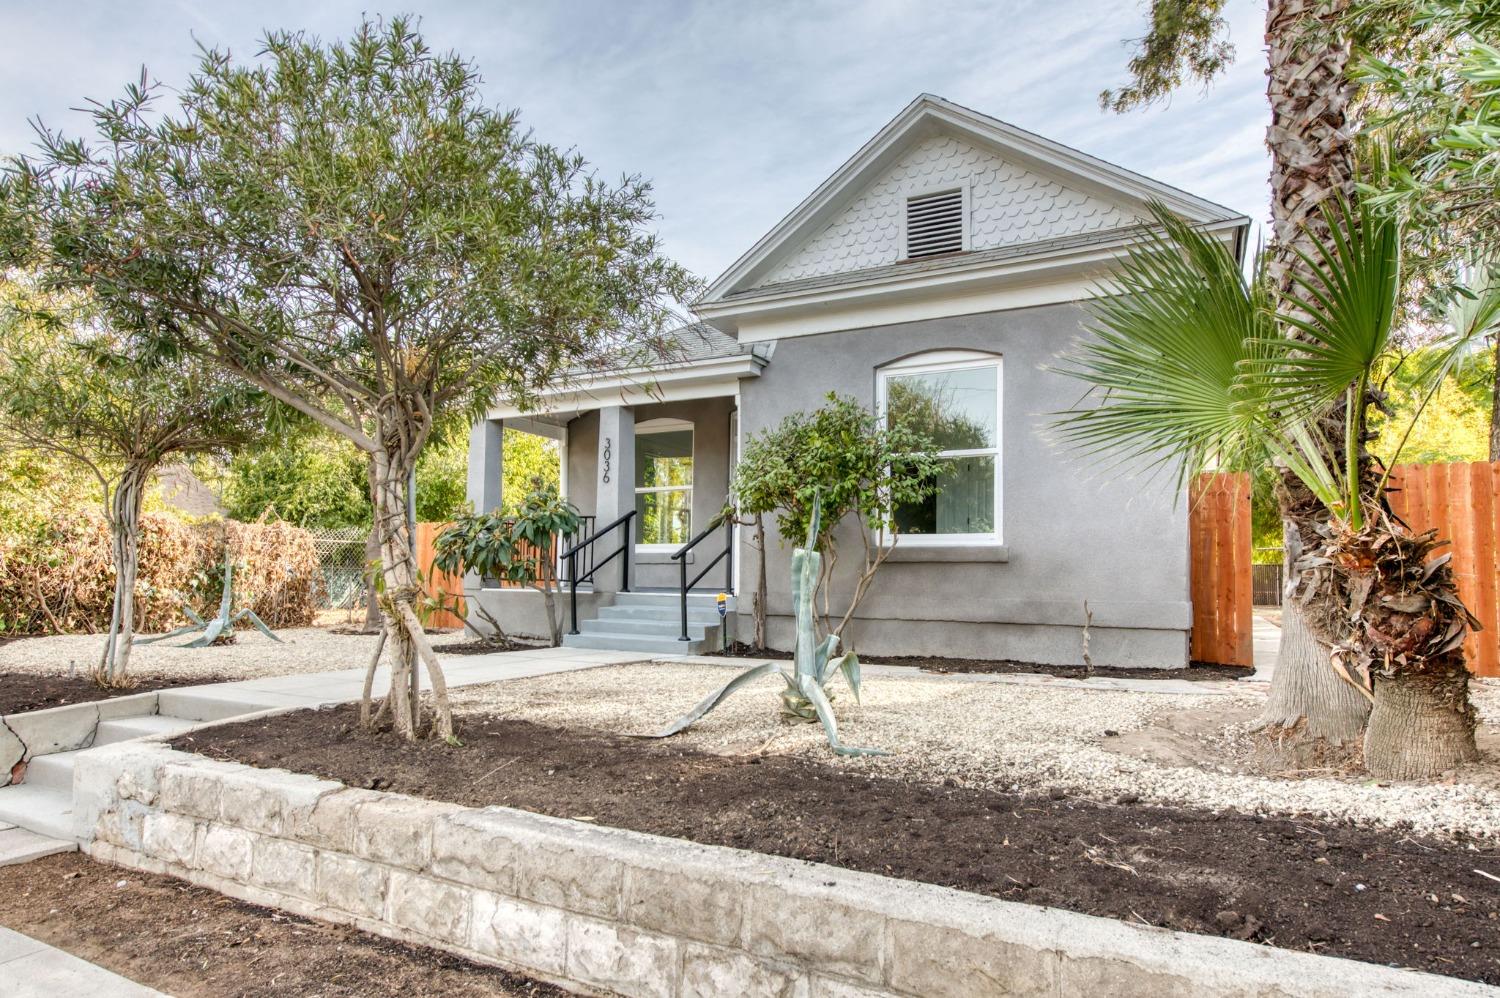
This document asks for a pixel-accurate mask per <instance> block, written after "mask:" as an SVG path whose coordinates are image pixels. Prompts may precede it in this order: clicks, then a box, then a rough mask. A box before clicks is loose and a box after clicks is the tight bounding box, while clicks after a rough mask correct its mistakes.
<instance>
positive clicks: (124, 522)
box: [95, 464, 151, 687]
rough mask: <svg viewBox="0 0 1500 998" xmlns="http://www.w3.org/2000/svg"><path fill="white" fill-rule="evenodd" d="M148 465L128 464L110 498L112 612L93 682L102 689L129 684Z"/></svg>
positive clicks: (149, 470) (149, 476)
mask: <svg viewBox="0 0 1500 998" xmlns="http://www.w3.org/2000/svg"><path fill="white" fill-rule="evenodd" d="M150 480H151V465H142V464H128V465H126V466H125V470H124V471H123V472H122V473H121V475H120V482H119V484H118V485H116V486H115V491H114V495H113V496H111V497H110V509H109V529H110V549H111V555H112V556H113V558H114V563H115V599H114V612H113V613H112V614H111V616H110V623H109V634H108V636H107V637H106V638H105V642H104V653H103V654H102V655H101V656H100V659H99V668H98V671H97V675H96V677H95V678H96V679H97V680H98V681H99V682H100V683H101V684H102V685H105V686H111V687H122V686H125V685H127V684H128V683H129V679H128V678H127V677H128V675H129V669H130V650H131V646H132V645H133V644H134V641H135V582H136V575H137V573H138V568H139V558H140V536H141V506H142V505H143V503H144V502H145V497H146V486H147V485H148V484H149V483H150Z"/></svg>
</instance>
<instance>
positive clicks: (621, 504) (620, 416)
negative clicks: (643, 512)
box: [594, 405, 638, 592]
mask: <svg viewBox="0 0 1500 998" xmlns="http://www.w3.org/2000/svg"><path fill="white" fill-rule="evenodd" d="M598 457H599V459H598V460H597V461H596V462H595V463H594V474H595V476H596V479H597V480H596V482H595V492H594V495H595V503H596V507H595V513H596V514H597V515H598V519H597V520H596V521H595V526H596V529H602V528H603V527H605V526H606V525H608V524H610V523H612V522H613V521H614V520H615V519H616V518H617V517H620V516H623V515H625V513H627V512H628V511H630V510H632V509H635V410H634V409H632V408H631V407H630V406H627V405H611V406H606V407H605V408H603V409H600V410H599V455H598ZM637 527H638V525H637V524H634V523H632V524H631V525H630V527H629V533H628V536H627V535H626V534H625V533H622V529H623V528H618V527H617V528H616V529H615V530H613V531H611V532H610V534H609V535H608V536H607V537H602V538H600V540H599V543H598V544H596V545H595V546H594V557H595V558H596V559H600V560H602V559H603V558H606V557H608V556H609V553H610V552H612V551H614V550H615V549H616V548H618V547H619V545H620V542H621V541H622V540H626V541H628V543H629V544H630V545H631V551H630V559H631V560H630V576H631V577H630V579H629V580H628V582H629V583H630V585H631V587H632V588H633V586H634V582H635V551H634V546H635V535H636V530H637ZM622 568H624V565H623V564H622V563H621V559H619V558H616V559H615V560H614V561H612V562H610V563H609V564H608V565H606V566H604V567H603V568H601V569H600V570H599V574H598V575H596V576H594V588H595V589H597V590H599V591H601V592H618V591H619V590H620V589H621V588H622V582H625V581H627V580H625V578H624V576H623V575H622V574H621V569H622Z"/></svg>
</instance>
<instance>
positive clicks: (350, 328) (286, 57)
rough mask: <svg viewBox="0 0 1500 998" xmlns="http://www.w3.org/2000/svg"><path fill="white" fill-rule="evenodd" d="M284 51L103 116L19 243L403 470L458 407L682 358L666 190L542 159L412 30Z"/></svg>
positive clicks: (16, 168) (9, 183) (40, 170)
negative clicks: (660, 197)
mask: <svg viewBox="0 0 1500 998" xmlns="http://www.w3.org/2000/svg"><path fill="white" fill-rule="evenodd" d="M262 52H263V54H262V56H261V59H260V61H259V62H257V63H238V62H236V61H235V60H234V59H233V58H231V56H230V55H229V54H228V53H227V52H221V51H215V50H205V51H204V52H203V54H202V56H201V59H200V61H199V66H198V71H197V73H196V74H195V75H194V76H193V77H192V78H191V79H190V80H189V81H188V82H187V84H186V85H185V86H183V87H181V88H180V89H178V90H177V91H176V96H175V98H173V99H171V100H170V101H168V100H164V99H163V96H164V91H163V90H161V89H160V88H159V87H156V86H151V85H147V84H146V83H145V81H144V80H143V81H142V84H141V85H139V86H130V87H127V88H126V91H125V93H124V95H123V96H121V97H120V98H118V99H116V100H113V101H100V102H92V110H91V114H92V117H93V119H94V128H95V132H96V136H97V137H96V140H95V141H93V142H92V143H90V142H88V141H83V140H75V139H68V138H64V137H62V136H61V135H59V134H57V133H55V132H52V131H43V132H42V134H41V146H42V152H41V154H40V155H39V156H38V157H36V158H35V159H29V160H15V161H12V163H11V164H10V166H9V168H8V170H7V173H6V175H5V177H4V179H3V181H0V204H3V206H4V210H3V212H0V245H3V246H5V247H7V248H9V249H10V250H11V251H12V252H17V251H20V252H24V253H26V254H28V255H39V256H40V257H41V258H42V259H43V262H44V264H45V267H44V272H45V275H46V278H47V280H48V281H49V282H50V283H51V284H53V285H54V286H65V287H79V286H89V287H92V289H93V290H94V293H95V294H97V295H98V297H99V298H100V300H101V301H102V302H103V303H104V304H105V305H106V306H107V307H108V308H109V309H110V310H111V312H112V313H113V314H114V315H115V316H118V317H126V318H128V319H130V320H131V321H132V323H133V324H134V325H137V326H140V327H142V328H153V329H157V330H159V331H160V332H161V334H162V335H163V336H164V337H165V338H166V339H168V340H171V341H173V342H177V343H180V344H182V345H184V346H187V347H189V348H191V349H194V350H198V351H202V352H205V353H208V354H210V355H212V356H214V357H216V358H217V359H218V360H219V361H220V362H221V363H223V364H224V365H225V366H226V367H228V368H229V369H231V370H233V371H235V372H237V373H240V374H242V375H243V376H245V377H247V378H249V379H250V380H252V381H254V382H256V383H257V384H261V385H263V386H265V387H267V389H268V390H271V391H274V392H276V393H277V394H278V396H279V397H281V398H283V400H285V401H286V402H287V403H288V404H289V405H292V406H294V407H295V408H297V409H299V410H301V411H303V412H304V413H306V414H308V415H309V416H310V417H312V418H313V419H315V420H317V421H319V422H321V423H322V424H323V425H324V426H326V427H328V428H330V429H333V430H335V431H336V432H338V433H340V434H342V435H343V436H345V437H347V438H348V439H350V440H351V441H353V442H354V443H355V444H356V446H358V447H360V448H361V449H363V450H366V451H368V452H371V453H374V452H377V451H386V452H389V453H393V454H396V455H398V456H399V457H400V459H401V462H402V463H405V462H406V461H408V460H411V459H414V458H415V456H416V452H417V451H419V450H420V449H421V445H422V443H423V442H424V441H425V437H426V435H427V434H428V433H430V432H432V430H433V429H434V427H435V426H436V424H437V422H438V421H439V420H440V419H441V417H442V416H443V415H444V414H445V413H448V412H450V411H452V410H454V409H455V408H457V409H460V410H464V411H468V412H476V413H477V411H478V410H479V409H480V408H481V407H483V406H485V405H488V404H489V403H490V402H491V401H492V400H493V399H494V398H495V397H496V396H497V395H500V396H503V397H507V398H510V399H512V400H515V401H517V402H522V403H524V402H526V401H528V400H532V399H534V398H535V396H536V393H537V392H538V391H539V390H540V389H543V388H546V387H548V386H550V385H551V384H553V383H554V382H555V381H556V379H557V378H558V377H559V376H560V374H561V373H562V372H563V371H564V370H566V369H568V368H569V367H572V366H575V365H578V364H586V363H589V362H591V361H593V360H596V359H598V358H600V357H603V356H605V355H608V356H609V357H611V358H613V359H617V358H618V357H619V355H620V353H621V352H622V351H630V350H637V351H643V350H646V349H647V348H650V347H652V346H654V345H656V344H658V343H659V342H660V339H659V335H660V330H661V328H662V326H663V325H664V323H665V321H666V320H667V318H668V316H669V315H670V308H671V303H672V301H674V300H677V299H680V298H683V297H686V296H687V295H689V294H690V293H691V292H692V289H693V287H694V283H693V282H692V280H691V279H690V278H689V276H688V275H687V274H686V273H685V272H684V271H683V270H682V269H681V268H679V267H677V266H676V265H675V264H673V263H671V262H670V261H668V260H666V259H665V258H663V257H662V256H661V254H660V253H659V251H658V245H657V240H656V237H655V236H654V235H652V234H651V233H650V231H649V226H650V223H651V222H652V220H653V219H654V217H655V214H654V207H653V204H652V201H651V197H650V188H649V186H648V185H647V184H645V183H644V182H642V181H641V180H639V179H638V178H633V177H627V178H625V179H624V180H623V181H621V182H620V183H619V184H618V185H610V184H608V183H605V182H603V181H601V180H600V179H598V178H597V177H595V176H594V175H592V174H591V173H589V172H588V169H587V166H586V164H585V162H584V161H583V160H582V158H581V157H579V156H577V155H575V154H570V153H563V152H560V151H558V150H556V149H554V148H552V147H550V146H547V145H544V144H542V143H540V142H538V141H536V140H535V139H534V138H532V137H531V135H530V133H529V132H527V131H526V130H525V128H524V127H523V126H522V125H521V124H520V121H519V119H518V117H517V115H516V114H515V113H513V112H506V111H500V110H497V109H495V108H493V107H490V106H487V105H485V104H484V103H483V102H482V98H481V94H480V80H479V75H478V72H477V70H476V69H475V67H474V66H473V65H472V64H470V63H468V62H466V61H464V60H463V59H461V58H460V57H458V56H456V55H438V54H435V53H433V52H432V51H431V50H430V49H429V48H428V47H427V45H426V43H425V42H424V41H423V40H422V38H421V37H420V36H419V35H418V34H417V33H416V31H415V30H414V28H413V24H412V22H411V20H410V19H409V18H401V17H398V18H392V19H391V20H389V21H386V22H379V21H365V22H364V23H363V24H361V25H360V26H359V28H358V30H357V31H356V32H355V34H354V35H353V37H352V38H350V39H349V40H348V41H343V42H335V43H331V44H324V43H322V42H320V41H318V40H317V39H316V38H313V37H311V36H308V35H305V34H301V33H294V32H271V33H269V34H268V35H267V36H266V38H265V39H264V42H263V48H262Z"/></svg>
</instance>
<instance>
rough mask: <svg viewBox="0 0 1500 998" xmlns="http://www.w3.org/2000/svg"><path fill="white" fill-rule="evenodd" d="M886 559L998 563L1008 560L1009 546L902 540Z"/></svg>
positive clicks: (891, 560) (915, 561)
mask: <svg viewBox="0 0 1500 998" xmlns="http://www.w3.org/2000/svg"><path fill="white" fill-rule="evenodd" d="M886 561H888V562H913V563H921V562H926V563H947V564H956V563H963V562H969V563H1000V562H1007V561H1010V548H1008V547H1006V546H1005V545H1004V544H913V543H912V542H911V541H909V540H902V541H898V542H897V543H896V546H895V547H893V548H891V549H890V554H888V555H886Z"/></svg>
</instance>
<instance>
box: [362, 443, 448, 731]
mask: <svg viewBox="0 0 1500 998" xmlns="http://www.w3.org/2000/svg"><path fill="white" fill-rule="evenodd" d="M411 436H415V434H411ZM414 460H415V456H414V455H411V454H407V453H405V452H404V451H403V450H402V448H401V446H400V445H399V444H393V445H391V446H390V448H389V449H388V450H387V451H383V452H381V453H378V454H376V455H375V495H374V496H373V499H374V515H375V526H376V530H377V531H378V533H379V535H380V567H381V573H382V576H383V580H384V588H385V591H384V592H383V593H381V596H380V608H381V612H382V615H383V617H384V627H385V633H386V648H387V651H388V653H389V660H390V670H391V686H390V692H389V694H388V700H389V704H390V708H391V716H392V718H393V720H394V723H395V728H396V733H397V734H398V735H400V736H401V737H403V738H406V739H408V740H414V739H416V738H418V737H420V736H421V734H422V733H423V729H422V717H421V700H420V698H419V697H418V696H416V695H415V693H416V691H417V689H418V688H419V687H418V675H419V674H418V671H417V661H418V659H420V660H421V661H422V662H423V663H424V664H425V665H426V667H427V674H428V678H429V680H430V684H431V686H432V694H433V710H434V714H435V716H434V718H433V724H432V727H431V729H430V733H431V734H434V735H436V736H437V737H439V738H444V739H451V738H452V736H453V714H452V711H451V709H450V707H449V704H448V696H447V684H446V682H445V681H444V677H443V670H442V666H441V665H440V664H439V663H438V660H437V656H436V655H435V654H434V653H433V651H432V646H431V644H430V643H429V642H428V640H427V635H426V633H425V632H424V631H423V630H422V626H421V623H420V621H419V620H418V618H417V613H416V602H417V598H418V596H419V594H420V590H419V588H418V585H417V566H416V560H415V558H413V557H412V548H411V541H412V537H411V529H410V526H409V524H408V521H407V501H406V490H407V487H408V484H409V482H410V475H411V468H412V463H413V461H414Z"/></svg>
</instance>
